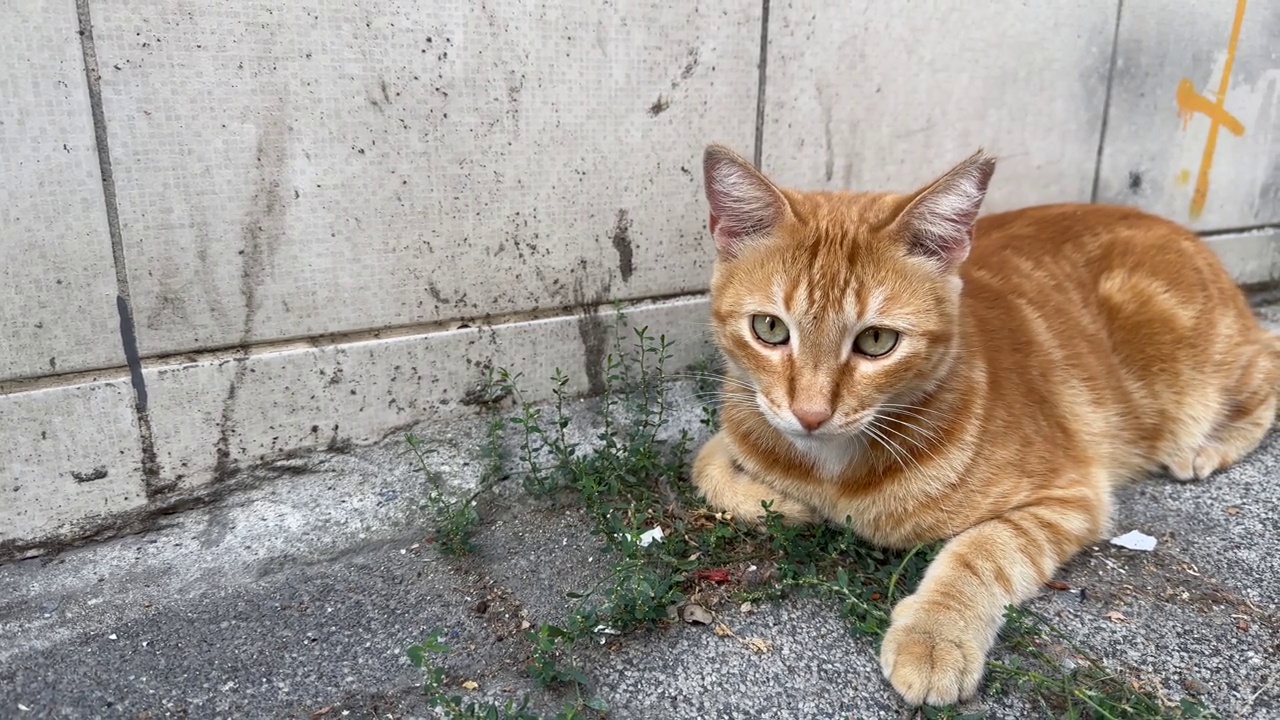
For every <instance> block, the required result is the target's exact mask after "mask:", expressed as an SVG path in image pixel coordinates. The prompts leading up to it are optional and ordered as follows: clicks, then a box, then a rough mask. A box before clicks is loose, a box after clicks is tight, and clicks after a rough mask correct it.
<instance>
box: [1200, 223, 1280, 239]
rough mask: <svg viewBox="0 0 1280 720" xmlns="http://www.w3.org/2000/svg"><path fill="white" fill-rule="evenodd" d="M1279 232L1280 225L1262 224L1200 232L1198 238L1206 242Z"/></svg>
mask: <svg viewBox="0 0 1280 720" xmlns="http://www.w3.org/2000/svg"><path fill="white" fill-rule="evenodd" d="M1274 230H1280V223H1263V224H1261V225H1244V226H1242V227H1234V228H1221V229H1217V230H1204V231H1201V232H1200V233H1199V234H1200V237H1202V238H1204V239H1206V240H1212V239H1213V238H1217V237H1222V236H1224V235H1245V234H1248V233H1265V232H1269V231H1274Z"/></svg>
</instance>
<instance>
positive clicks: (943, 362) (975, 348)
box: [694, 148, 1280, 705]
mask: <svg viewBox="0 0 1280 720" xmlns="http://www.w3.org/2000/svg"><path fill="white" fill-rule="evenodd" d="M725 163H736V164H738V165H740V166H741V167H739V168H738V169H737V171H734V170H733V169H732V168H727V167H725V165H724V164H725ZM984 163H985V164H986V165H984ZM707 164H708V195H709V199H710V200H711V205H712V215H713V219H712V226H713V227H716V226H717V225H719V226H720V227H721V228H724V227H730V228H734V227H738V228H744V231H743V237H744V238H746V239H749V240H750V242H743V243H739V244H735V242H734V240H735V238H734V236H732V234H728V235H726V234H725V233H723V232H722V233H721V234H720V235H718V236H717V243H718V246H719V247H720V249H721V252H720V255H719V258H718V260H717V263H716V267H715V271H714V276H713V279H712V290H711V295H712V324H713V328H714V334H715V340H716V343H717V344H718V346H719V348H720V349H721V351H722V353H723V355H724V358H725V361H726V362H725V365H726V379H725V382H724V388H723V394H722V397H723V400H724V402H723V405H722V409H721V419H722V428H721V430H720V432H719V433H717V434H716V436H715V437H713V438H712V439H711V440H710V441H709V442H708V443H707V444H706V445H705V446H704V447H703V448H702V450H701V452H700V453H699V455H698V457H697V460H696V462H695V466H694V482H695V483H696V485H697V486H698V487H699V489H700V491H701V492H702V493H703V494H704V495H705V497H706V498H707V500H708V501H709V502H710V503H711V504H712V505H714V506H716V507H718V508H720V509H722V510H726V511H728V512H730V513H732V514H733V515H734V516H736V517H738V518H739V519H744V520H746V521H749V522H750V521H754V520H756V519H757V518H758V517H759V516H760V514H761V509H760V503H761V502H762V501H764V500H773V501H774V508H775V509H776V510H779V511H781V512H783V513H784V514H785V515H787V517H788V519H789V520H790V521H793V522H808V521H818V520H828V521H835V522H843V521H844V520H845V519H846V518H849V519H850V520H851V522H852V526H853V528H854V529H855V530H856V531H857V532H858V533H859V534H860V535H862V536H863V537H865V538H866V539H868V540H869V541H871V542H874V543H877V544H879V545H882V546H887V547H893V548H908V547H912V546H913V545H915V544H916V543H920V542H926V541H932V540H937V539H942V538H950V540H949V541H948V543H947V544H946V546H945V547H944V549H943V550H942V552H941V554H940V555H939V556H938V558H937V559H936V560H935V562H934V563H933V565H932V566H931V567H930V568H929V570H928V571H927V573H926V575H925V577H924V580H923V582H922V583H921V585H920V587H919V588H918V589H917V591H916V592H915V594H913V595H911V596H910V597H908V598H906V599H904V600H903V601H902V602H900V603H899V604H898V606H897V607H896V608H895V609H894V611H893V622H892V625H891V627H890V629H889V631H888V634H887V635H886V636H885V638H884V642H883V645H882V648H881V662H882V666H883V669H884V673H885V676H886V677H887V678H888V679H889V681H890V683H891V684H892V685H893V687H894V688H896V689H897V690H898V692H899V693H901V695H902V696H903V697H904V698H905V699H906V700H907V701H908V702H909V703H911V704H917V705H918V704H922V703H929V704H947V703H951V702H954V701H956V700H959V699H963V698H966V697H969V696H971V695H973V694H974V693H975V692H976V691H977V688H978V684H979V682H980V680H981V677H982V671H983V665H984V660H985V658H986V655H987V653H988V651H989V650H990V648H991V646H992V644H993V642H994V640H995V637H996V633H997V631H998V630H999V628H1000V625H1001V622H1002V617H1003V610H1004V607H1005V606H1006V605H1007V604H1009V603H1014V604H1017V603H1021V602H1023V601H1025V600H1027V599H1028V598H1030V597H1031V596H1032V595H1034V594H1035V593H1036V592H1037V590H1038V588H1040V587H1041V585H1042V584H1043V583H1044V581H1046V580H1048V579H1050V578H1051V577H1052V575H1053V574H1054V572H1055V571H1056V569H1057V568H1058V567H1059V566H1060V565H1061V564H1062V563H1063V562H1065V561H1067V560H1068V559H1069V558H1070V557H1071V556H1072V555H1074V554H1075V553H1076V552H1077V551H1078V550H1079V549H1080V548H1081V547H1083V546H1084V545H1086V544H1088V543H1090V542H1092V541H1094V540H1096V539H1097V538H1099V537H1100V535H1101V534H1102V533H1104V532H1105V531H1106V526H1107V522H1108V518H1109V516H1110V510H1111V496H1112V490H1113V488H1114V487H1115V486H1116V485H1117V484H1118V483H1121V482H1124V481H1126V480H1129V479H1132V478H1136V477H1139V476H1141V475H1144V474H1147V473H1151V472H1156V471H1160V470H1161V469H1167V470H1168V471H1169V473H1170V474H1172V475H1173V476H1175V477H1177V478H1179V479H1185V480H1191V479H1199V478H1204V477H1206V476H1208V475H1209V474H1211V473H1212V472H1214V471H1216V470H1218V469H1221V468H1223V467H1226V466H1227V465H1230V464H1231V463H1233V462H1235V461H1236V460H1238V459H1240V458H1241V457H1242V456H1244V455H1245V454H1247V453H1248V452H1250V451H1252V450H1253V449H1254V448H1255V447H1256V446H1257V445H1258V444H1259V442H1260V441H1261V439H1262V437H1263V436H1264V435H1265V434H1266V432H1267V430H1268V429H1269V428H1270V427H1271V425H1272V423H1273V422H1274V419H1275V414H1276V398H1277V385H1278V384H1280V352H1278V351H1277V347H1280V343H1278V341H1277V340H1276V338H1275V337H1274V336H1272V335H1271V334H1270V333H1268V332H1267V331H1266V330H1264V329H1263V328H1261V327H1260V326H1259V324H1258V323H1257V321H1256V320H1255V319H1254V317H1253V315H1252V313H1251V311H1250V309H1249V306H1248V304H1247V302H1246V300H1245V298H1244V296H1243V294H1242V293H1241V292H1240V290H1239V289H1238V288H1237V287H1236V286H1235V285H1234V283H1233V282H1232V280H1231V278H1230V277H1229V276H1228V275H1227V273H1226V272H1225V271H1224V270H1223V268H1222V266H1221V265H1220V263H1219V261H1218V259H1217V258H1216V256H1215V255H1214V254H1213V252H1212V251H1211V250H1210V249H1209V248H1208V247H1207V246H1206V245H1205V244H1204V243H1203V242H1202V241H1201V240H1200V239H1199V238H1198V237H1196V236H1195V235H1194V234H1193V233H1191V232H1189V231H1187V230H1185V229H1184V228H1182V227H1180V226H1178V225H1176V224H1174V223H1171V222H1168V221H1165V220H1162V219H1159V218H1156V217H1153V216H1150V215H1147V214H1144V213H1142V212H1140V211H1137V210H1134V209H1129V208H1123V207H1108V206H1087V205H1054V206H1044V207H1035V208H1028V209H1024V210H1019V211H1015V212H1009V213H1003V214H998V215H992V216H988V217H985V218H983V219H981V220H976V228H975V218H976V213H977V208H978V203H980V202H981V199H982V198H981V196H982V194H983V193H984V192H985V189H986V179H987V178H989V177H990V175H991V168H993V167H994V163H992V161H990V160H989V159H987V158H985V157H984V156H981V155H975V156H974V157H973V158H970V159H969V160H967V161H965V163H962V164H961V165H960V166H959V167H957V168H956V169H954V170H952V171H951V172H950V173H948V174H947V175H945V176H943V177H942V178H940V179H939V180H937V181H935V182H934V183H931V184H930V185H928V186H926V187H925V189H924V190H921V191H918V192H917V193H914V194H911V195H896V194H885V193H864V194H855V193H829V192H796V191H791V190H783V189H780V188H777V187H776V186H774V185H772V183H770V182H769V181H768V180H767V179H765V178H764V177H763V176H762V175H759V174H758V173H757V172H756V171H755V170H754V169H751V168H750V167H749V165H748V164H747V163H746V162H745V161H743V160H741V159H740V158H738V157H737V156H734V155H732V153H729V152H728V151H727V150H724V149H723V148H715V149H713V150H711V151H709V152H708V156H707ZM984 168H985V169H984ZM717 177H723V178H732V179H733V181H734V184H733V186H732V188H731V189H725V187H723V186H721V187H713V183H714V182H715V180H716V178H717ZM948 178H950V179H948ZM775 193H776V196H778V197H782V198H784V199H785V207H783V208H782V209H781V211H780V212H775V213H773V215H770V217H772V218H773V222H772V224H771V225H770V226H768V227H761V226H760V221H759V219H760V218H761V217H764V216H765V215H766V213H764V212H763V211H762V210H761V208H769V207H772V206H771V205H770V204H769V200H770V199H771V198H772V197H774V196H775V195H774V194H775ZM739 208H747V209H749V210H750V212H751V213H752V214H750V215H749V216H748V215H744V216H743V217H742V218H733V217H730V218H718V217H715V216H716V214H717V213H722V214H724V213H727V214H730V215H732V214H733V213H734V212H735V211H736V209H739ZM921 208H924V210H923V211H921V210H920V209H921ZM922 229H923V230H922ZM970 238H972V243H971V244H970ZM726 248H730V249H731V250H732V252H725V250H726ZM921 248H924V249H925V252H924V253H922V252H921ZM966 257H967V259H966ZM938 259H942V260H944V262H937V260H938ZM753 314H770V315H774V316H776V317H778V318H783V319H785V322H786V323H787V325H788V326H789V328H790V331H791V337H792V340H791V341H790V342H789V343H788V344H787V345H782V346H768V345H765V344H763V343H762V342H760V341H759V340H757V339H756V338H755V336H754V335H753V333H752V330H751V316H752V315H753ZM868 327H885V328H890V329H894V330H897V331H898V332H899V333H900V340H899V342H898V346H897V348H896V349H895V350H894V351H892V352H891V353H890V354H889V355H888V356H885V357H882V358H876V359H873V358H869V357H866V356H863V355H859V354H857V353H853V352H851V350H850V349H851V344H852V339H853V338H854V337H855V336H856V334H857V333H858V332H860V331H861V330H863V329H865V328H868ZM797 407H803V408H805V409H806V410H808V409H810V408H815V407H817V408H822V409H825V410H828V411H830V413H831V417H830V419H829V420H827V421H826V422H825V423H824V424H823V425H821V426H819V427H818V428H817V430H815V431H813V432H806V431H805V430H804V429H803V428H801V427H800V426H799V424H798V423H797V422H796V420H795V418H794V416H793V415H792V408H797Z"/></svg>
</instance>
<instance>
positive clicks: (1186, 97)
mask: <svg viewBox="0 0 1280 720" xmlns="http://www.w3.org/2000/svg"><path fill="white" fill-rule="evenodd" d="M1240 8H1243V13H1242V15H1241V19H1240V23H1239V27H1238V31H1237V28H1236V13H1237V10H1238V9H1240ZM1233 35H1234V36H1236V38H1235V46H1234V50H1230V48H1231V45H1232V37H1233ZM1277 38H1280V4H1277V3H1274V2H1265V1H1259V0H1253V2H1248V3H1245V2H1243V0H1238V1H1237V2H1213V1H1211V0H1187V1H1185V2H1179V3H1177V7H1176V10H1175V9H1174V8H1173V7H1171V6H1170V5H1169V3H1166V2H1162V0H1126V2H1125V3H1124V10H1123V12H1122V15H1121V21H1120V33H1119V40H1118V43H1117V55H1116V72H1115V80H1114V83H1113V87H1112V93H1111V105H1110V113H1109V118H1108V122H1107V137H1106V144H1105V148H1104V152H1103V154H1102V165H1101V174H1100V184H1099V190H1100V193H1099V200H1102V201H1109V202H1119V203H1127V204H1134V205H1139V206H1142V207H1144V208H1147V209H1150V210H1152V211H1155V212H1158V213H1160V214H1162V215H1166V216H1168V217H1171V218H1173V219H1175V220H1179V221H1181V222H1185V223H1188V224H1190V225H1192V226H1193V227H1196V228H1200V229H1205V230H1212V229H1224V228H1242V227H1251V226H1256V225H1261V224H1268V223H1276V222H1280V56H1278V55H1277V44H1276V43H1277ZM1228 62H1230V68H1229V72H1228V68H1227V64H1228ZM1224 73H1226V78H1225V82H1224ZM1221 89H1225V93H1223V94H1222V95H1220V94H1219V90H1221ZM1220 100H1221V102H1220ZM1237 131H1239V134H1237ZM1211 135H1212V136H1213V141H1212V150H1211V151H1210V149H1209V146H1210V136H1211ZM1202 172H1203V173H1204V176H1203V177H1202V176H1201V173H1202ZM1197 189H1200V191H1201V195H1202V199H1201V200H1199V201H1197V199H1196V196H1197Z"/></svg>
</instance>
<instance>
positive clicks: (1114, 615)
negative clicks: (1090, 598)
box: [1102, 610, 1129, 623]
mask: <svg viewBox="0 0 1280 720" xmlns="http://www.w3.org/2000/svg"><path fill="white" fill-rule="evenodd" d="M1102 617H1104V618H1106V619H1108V620H1110V621H1111V622H1114V623H1122V622H1129V618H1127V617H1125V616H1124V613H1122V612H1120V611H1119V610H1112V611H1111V612H1109V613H1107V614H1106V615H1103V616H1102Z"/></svg>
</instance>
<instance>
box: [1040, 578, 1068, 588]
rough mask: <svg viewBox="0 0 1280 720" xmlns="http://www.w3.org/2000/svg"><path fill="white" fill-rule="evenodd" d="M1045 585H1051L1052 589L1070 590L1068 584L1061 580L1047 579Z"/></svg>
mask: <svg viewBox="0 0 1280 720" xmlns="http://www.w3.org/2000/svg"><path fill="white" fill-rule="evenodd" d="M1045 586H1046V587H1051V588H1053V589H1054V590H1070V589H1071V586H1070V585H1068V584H1066V583H1064V582H1062V581H1061V580H1049V581H1048V582H1046V583H1045Z"/></svg>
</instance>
